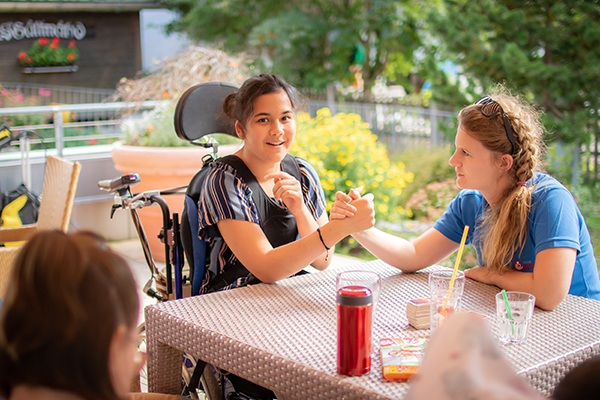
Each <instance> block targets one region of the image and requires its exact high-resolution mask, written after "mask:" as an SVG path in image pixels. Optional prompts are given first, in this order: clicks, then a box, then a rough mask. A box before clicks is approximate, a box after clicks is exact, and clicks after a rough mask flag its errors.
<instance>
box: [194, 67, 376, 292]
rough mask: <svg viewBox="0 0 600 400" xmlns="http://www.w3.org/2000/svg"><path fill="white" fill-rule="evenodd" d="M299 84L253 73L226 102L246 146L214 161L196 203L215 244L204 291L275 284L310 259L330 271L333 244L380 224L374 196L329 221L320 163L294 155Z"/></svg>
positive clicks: (206, 236) (202, 227)
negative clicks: (350, 216)
mask: <svg viewBox="0 0 600 400" xmlns="http://www.w3.org/2000/svg"><path fill="white" fill-rule="evenodd" d="M299 103H300V102H299V95H298V93H297V92H296V90H295V89H294V88H293V87H292V86H291V85H289V84H288V83H287V82H285V81H284V80H283V79H282V78H281V77H278V76H276V75H272V74H262V75H258V76H254V77H252V78H250V79H248V80H246V81H245V82H244V84H243V85H242V86H241V87H240V88H239V90H237V91H235V92H233V93H231V94H229V95H228V96H227V97H226V98H225V100H224V102H223V113H224V114H225V115H226V116H227V117H228V118H229V119H230V120H231V123H233V124H234V125H235V132H236V134H237V136H238V137H239V138H240V139H242V140H243V141H244V144H243V147H242V148H241V149H240V150H238V151H237V152H236V153H235V154H234V155H233V156H228V157H225V158H221V159H219V160H217V161H216V162H214V163H213V164H212V166H211V170H210V171H209V173H208V175H207V178H206V180H205V181H204V184H203V187H202V191H201V194H200V198H199V201H198V213H199V236H200V238H201V239H203V240H205V241H206V242H207V243H208V245H209V249H207V253H208V254H210V257H207V265H206V268H205V275H204V279H203V282H202V287H201V289H200V293H207V292H211V291H216V290H222V289H228V288H233V287H238V286H243V285H247V284H251V283H257V282H265V283H271V282H276V281H278V280H280V279H283V278H286V277H289V276H291V275H294V274H296V273H298V272H300V271H301V270H302V269H303V268H304V267H306V266H308V265H312V266H313V267H315V268H316V269H318V270H324V269H325V268H327V267H328V266H329V264H330V263H331V253H333V251H334V245H335V244H336V243H337V242H338V241H340V240H341V239H343V238H344V237H346V236H347V235H349V234H351V233H353V232H357V231H360V230H362V229H366V228H370V227H372V226H373V224H374V212H373V202H372V195H370V194H368V195H365V196H363V197H362V198H361V199H359V200H357V201H356V203H355V206H356V207H357V213H356V215H355V217H357V218H353V220H352V221H349V220H337V221H329V220H328V217H327V213H326V212H325V196H324V193H323V188H322V187H321V184H320V181H319V177H318V174H317V172H316V171H315V169H314V167H313V166H312V165H310V164H309V163H308V162H307V161H305V160H302V159H300V158H297V157H292V156H291V155H289V154H288V152H289V151H290V149H291V147H292V144H293V142H294V137H295V135H296V120H295V113H296V111H297V109H298V106H299Z"/></svg>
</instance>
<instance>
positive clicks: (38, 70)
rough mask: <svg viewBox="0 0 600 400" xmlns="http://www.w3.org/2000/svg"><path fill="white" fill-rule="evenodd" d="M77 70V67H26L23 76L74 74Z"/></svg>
mask: <svg viewBox="0 0 600 400" xmlns="http://www.w3.org/2000/svg"><path fill="white" fill-rule="evenodd" d="M78 69H79V67H78V66H77V65H61V66H58V67H26V68H23V73H24V74H48V73H55V72H75V71H77V70H78Z"/></svg>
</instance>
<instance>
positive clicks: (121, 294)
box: [0, 231, 139, 400]
mask: <svg viewBox="0 0 600 400" xmlns="http://www.w3.org/2000/svg"><path fill="white" fill-rule="evenodd" d="M136 288H137V286H136V283H135V280H134V277H133V275H132V273H131V270H130V268H129V265H128V264H127V262H126V261H125V260H124V259H123V258H122V257H121V256H119V255H118V254H116V253H114V252H113V251H111V250H110V249H109V248H108V247H107V246H106V244H105V243H104V241H103V240H102V239H101V238H100V237H99V236H97V235H95V234H93V233H91V232H78V233H75V234H65V233H63V232H60V231H43V232H40V233H38V234H36V235H34V236H33V237H32V238H31V239H30V240H29V241H28V242H27V243H26V244H25V246H24V247H23V249H22V250H21V251H20V253H19V255H18V256H17V259H16V261H15V264H14V268H13V271H12V273H11V278H10V285H9V286H8V290H7V292H6V298H5V299H4V302H3V304H2V308H1V309H0V395H2V396H5V397H6V398H8V397H9V396H10V392H11V390H12V389H13V388H14V387H16V386H17V385H29V386H37V387H48V388H52V389H57V390H63V391H68V392H71V393H75V394H77V395H79V396H82V397H83V398H86V399H91V400H95V399H102V400H113V399H115V400H117V399H119V397H118V395H117V393H116V392H115V390H114V387H113V382H112V381H111V376H110V373H109V367H108V363H109V360H108V355H109V348H110V344H111V340H112V337H113V334H114V332H115V330H116V329H117V327H118V326H119V325H125V326H127V327H129V328H131V329H133V328H135V326H136V323H137V318H138V312H139V303H138V301H139V300H138V295H137V290H136Z"/></svg>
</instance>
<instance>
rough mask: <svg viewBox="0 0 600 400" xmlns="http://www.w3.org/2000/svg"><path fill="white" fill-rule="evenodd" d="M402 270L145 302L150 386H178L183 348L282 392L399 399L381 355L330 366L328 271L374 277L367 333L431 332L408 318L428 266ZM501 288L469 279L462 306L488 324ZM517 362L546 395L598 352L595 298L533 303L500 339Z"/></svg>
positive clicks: (400, 387) (332, 310) (167, 389)
mask: <svg viewBox="0 0 600 400" xmlns="http://www.w3.org/2000/svg"><path fill="white" fill-rule="evenodd" d="M434 268H436V267H431V268H428V269H426V270H422V271H420V272H417V273H412V274H402V273H401V272H400V271H399V270H398V269H395V268H392V267H390V266H388V265H387V264H385V263H383V262H381V261H371V262H366V263H359V264H356V265H353V266H349V267H344V268H337V269H335V270H327V271H323V272H318V273H314V274H308V275H301V276H298V277H293V278H288V279H285V280H282V281H280V282H277V283H274V284H259V285H254V286H249V287H245V288H238V289H235V290H229V291H225V292H219V293H213V294H208V295H202V296H196V297H191V298H186V299H182V300H174V301H168V302H164V303H160V304H157V305H152V306H148V307H147V308H146V310H145V313H146V328H147V346H148V383H149V390H150V391H153V392H163V393H179V391H180V386H181V352H182V351H185V352H187V353H190V354H192V355H194V356H196V357H197V358H199V359H202V360H205V361H207V362H209V363H211V364H214V365H216V366H218V367H221V368H223V369H225V370H228V371H230V372H232V373H235V374H236V375H239V376H241V377H243V378H246V379H248V380H251V381H253V382H255V383H258V384H260V385H262V386H265V387H268V388H270V389H272V390H273V391H275V392H276V393H277V394H278V395H279V396H281V397H285V398H286V399H296V398H297V399H320V398H322V399H335V398H344V399H367V398H369V399H398V398H402V397H403V395H404V394H406V392H407V390H408V387H409V386H408V385H409V383H401V382H386V381H384V380H383V376H382V371H381V359H380V357H374V358H373V360H372V365H371V372H370V373H368V374H366V375H363V376H361V377H346V376H343V375H338V374H337V366H336V350H337V347H336V343H337V341H336V340H337V339H336V335H337V319H336V305H335V277H336V274H337V273H338V272H340V271H342V270H354V269H362V270H373V271H376V272H378V273H379V274H380V275H381V277H382V290H381V296H380V299H379V303H378V305H377V314H376V317H375V326H374V332H373V334H374V336H375V338H376V339H380V338H383V337H418V336H429V330H416V329H414V328H413V327H412V326H410V325H409V324H408V321H407V318H406V303H407V301H408V300H410V299H415V298H421V297H428V287H427V277H428V274H427V272H428V271H430V270H432V269H434ZM498 292H499V289H498V288H497V287H495V286H489V285H485V284H481V283H478V282H475V281H473V280H467V282H466V284H465V289H464V294H463V303H462V310H463V311H475V312H478V313H480V314H484V315H486V316H490V318H489V319H488V321H489V326H490V328H491V329H492V331H493V332H494V333H496V331H497V329H496V324H495V299H494V296H495V294H496V293H498ZM504 349H505V352H506V355H507V358H508V359H509V361H510V362H511V363H512V364H513V366H514V368H515V370H516V371H517V372H518V373H520V374H525V375H526V376H527V377H528V379H529V381H530V383H531V385H532V386H534V387H535V388H536V389H538V390H539V391H540V392H541V393H543V394H545V395H548V394H550V393H551V392H552V389H553V387H554V386H555V385H556V384H557V383H558V381H559V379H560V378H561V377H562V376H563V375H564V374H565V373H566V372H568V371H569V370H571V369H572V368H574V367H575V366H576V365H578V364H579V363H581V362H582V361H583V360H585V359H587V358H589V357H591V356H593V355H596V354H600V302H599V301H595V300H589V299H584V298H581V297H575V296H570V295H569V296H567V298H566V299H565V300H564V301H563V302H562V303H561V304H560V305H559V306H558V307H557V308H556V309H555V310H554V311H543V310H541V309H539V308H536V309H535V312H534V315H533V321H532V326H531V330H530V333H529V336H528V340H527V343H526V344H523V345H518V346H506V347H504Z"/></svg>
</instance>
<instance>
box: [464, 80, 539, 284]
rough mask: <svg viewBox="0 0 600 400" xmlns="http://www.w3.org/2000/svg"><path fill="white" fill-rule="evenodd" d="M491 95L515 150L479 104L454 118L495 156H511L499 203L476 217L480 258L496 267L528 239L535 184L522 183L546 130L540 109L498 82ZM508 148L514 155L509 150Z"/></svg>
mask: <svg viewBox="0 0 600 400" xmlns="http://www.w3.org/2000/svg"><path fill="white" fill-rule="evenodd" d="M490 97H491V98H492V99H493V100H494V101H495V102H497V103H498V104H500V106H502V109H503V110H504V112H505V113H506V116H507V118H508V121H509V122H510V126H511V127H512V129H513V133H514V137H515V148H514V151H512V150H513V149H512V145H511V143H510V141H509V139H508V136H507V133H506V130H505V127H504V121H503V119H502V115H501V113H498V114H496V115H493V116H490V117H487V116H485V115H484V114H483V113H482V112H481V107H482V106H481V105H476V104H473V105H470V106H467V107H465V108H463V109H462V110H461V112H460V113H459V115H458V122H459V124H460V125H461V126H462V128H463V129H465V130H466V131H467V132H468V133H469V135H471V136H472V137H474V138H475V139H477V140H479V141H480V142H481V143H482V144H483V146H484V147H485V148H487V149H488V150H490V151H492V152H494V153H495V154H496V155H497V157H500V156H502V155H503V154H510V155H512V157H513V165H512V167H511V169H510V170H509V171H508V174H509V175H510V179H511V181H512V182H513V185H511V186H510V188H509V189H508V190H507V191H506V192H505V193H504V194H503V197H502V202H501V206H500V207H498V208H496V209H494V210H492V208H491V207H487V209H486V211H485V212H484V214H483V217H482V218H481V219H480V221H478V225H479V226H480V227H481V228H482V229H481V231H482V234H481V235H478V236H479V238H478V240H481V241H483V246H482V252H483V254H482V257H483V262H484V263H485V265H486V266H487V267H488V268H490V269H492V270H495V271H499V272H502V271H505V270H507V269H509V267H510V266H509V264H510V261H511V260H512V258H513V256H514V254H515V252H516V251H517V250H518V249H520V248H522V247H523V244H524V243H525V240H526V239H527V220H528V218H529V210H530V208H531V195H532V193H533V189H534V187H533V186H532V185H524V182H526V181H528V180H529V179H531V178H532V177H533V173H534V172H536V171H538V170H541V159H542V156H543V153H544V148H545V146H544V141H543V135H544V128H543V126H542V124H541V122H540V118H539V112H538V111H537V110H535V109H534V108H533V107H531V106H530V105H529V104H527V103H526V102H525V101H524V100H523V99H522V98H521V97H519V96H514V95H512V94H510V93H509V92H508V91H507V90H506V89H505V88H504V87H503V86H501V85H498V86H496V87H494V88H493V89H492V90H491V91H490ZM511 151H512V154H511Z"/></svg>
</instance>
